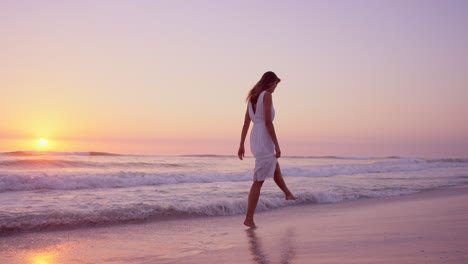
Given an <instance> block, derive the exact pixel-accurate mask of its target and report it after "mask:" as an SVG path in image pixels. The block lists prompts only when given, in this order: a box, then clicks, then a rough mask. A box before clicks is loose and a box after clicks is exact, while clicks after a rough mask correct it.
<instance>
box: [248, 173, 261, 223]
mask: <svg viewBox="0 0 468 264" xmlns="http://www.w3.org/2000/svg"><path fill="white" fill-rule="evenodd" d="M263 182H264V181H254V182H253V184H252V187H250V192H249V200H248V205H247V215H246V216H245V221H244V225H246V226H248V227H252V228H255V227H257V226H256V225H255V223H254V220H253V217H254V213H255V208H257V203H258V198H259V197H260V189H262V185H263Z"/></svg>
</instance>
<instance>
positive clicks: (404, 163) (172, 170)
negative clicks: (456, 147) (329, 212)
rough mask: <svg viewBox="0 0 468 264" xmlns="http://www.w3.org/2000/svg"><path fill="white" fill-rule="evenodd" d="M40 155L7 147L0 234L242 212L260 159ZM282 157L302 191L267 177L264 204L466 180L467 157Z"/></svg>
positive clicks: (0, 164)
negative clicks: (285, 190)
mask: <svg viewBox="0 0 468 264" xmlns="http://www.w3.org/2000/svg"><path fill="white" fill-rule="evenodd" d="M32 154H34V155H32ZM35 154H37V153H24V152H16V153H1V154H0V200H1V201H2V203H1V205H0V234H2V233H6V232H9V231H17V230H23V231H26V230H41V229H45V228H47V229H54V228H57V227H60V228H67V227H76V226H81V225H84V226H86V225H90V224H91V225H92V224H103V223H119V222H128V221H136V220H148V219H152V220H158V219H167V217H187V216H192V215H205V216H215V215H235V214H243V213H244V212H245V210H246V205H247V204H246V198H247V194H248V190H249V187H250V184H251V181H252V171H253V166H254V160H253V159H252V158H251V157H246V158H245V160H244V161H240V160H239V159H238V158H237V157H236V156H216V155H187V156H161V155H114V154H110V153H88V152H74V153H64V152H59V153H55V152H54V153H47V155H44V156H36V155H35ZM279 162H280V165H281V169H282V172H283V175H284V178H285V181H286V183H287V185H288V187H289V188H290V189H291V190H292V191H293V192H294V194H295V195H296V196H298V197H299V199H298V200H297V201H285V200H284V195H283V194H282V193H281V191H280V190H279V189H278V187H277V186H276V185H275V183H274V181H273V180H272V179H269V180H267V182H266V183H265V184H264V187H263V188H262V195H261V197H260V201H259V205H258V210H260V211H262V210H270V209H274V208H278V207H285V206H293V205H296V204H304V203H335V202H341V201H345V200H353V199H360V198H372V197H384V196H399V195H405V194H410V193H415V192H419V191H423V190H430V189H440V188H448V187H461V186H466V185H468V159H423V158H415V157H385V158H374V157H334V156H327V157H282V158H280V159H279Z"/></svg>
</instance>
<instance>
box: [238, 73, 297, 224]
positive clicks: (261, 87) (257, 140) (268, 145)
mask: <svg viewBox="0 0 468 264" xmlns="http://www.w3.org/2000/svg"><path fill="white" fill-rule="evenodd" d="M280 81H281V80H280V79H279V78H278V77H277V76H276V74H275V73H273V72H271V71H269V72H265V73H264V74H263V76H262V78H261V79H260V81H258V82H257V84H256V85H255V86H254V87H253V88H252V89H251V90H250V92H249V94H248V95H247V103H248V104H247V111H246V112H245V119H244V127H243V128H242V135H241V142H240V147H239V152H238V156H239V159H241V160H242V159H243V157H244V155H245V149H244V142H245V137H246V135H247V132H248V131H249V126H250V121H252V122H253V123H254V125H253V128H252V132H251V133H250V150H251V152H252V154H253V155H254V157H255V169H254V175H253V181H254V182H253V184H252V187H251V188H250V192H249V199H248V205H247V215H246V216H245V221H244V225H246V226H248V227H251V228H255V227H256V226H255V223H254V220H253V216H254V212H255V208H256V207H257V203H258V198H259V196H260V189H261V188H262V185H263V182H264V181H265V179H267V178H272V177H273V178H274V180H275V182H276V184H277V185H278V187H279V188H280V189H281V190H282V191H283V192H284V195H285V199H286V200H296V197H294V195H293V194H292V193H291V192H290V191H289V189H288V187H286V183H285V182H284V180H283V176H282V175H281V170H280V166H279V164H278V160H277V159H278V158H279V157H280V156H281V150H280V146H279V144H278V139H277V138H276V133H275V127H274V126H273V119H274V118H275V109H274V108H273V100H272V96H271V94H272V93H273V92H274V91H275V89H276V86H277V85H278V83H279V82H280Z"/></svg>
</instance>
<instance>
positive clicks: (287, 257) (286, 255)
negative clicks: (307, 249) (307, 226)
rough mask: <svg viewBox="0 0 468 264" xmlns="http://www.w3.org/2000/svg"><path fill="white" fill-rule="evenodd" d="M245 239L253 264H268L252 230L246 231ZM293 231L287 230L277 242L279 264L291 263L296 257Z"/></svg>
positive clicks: (258, 240) (266, 257)
mask: <svg viewBox="0 0 468 264" xmlns="http://www.w3.org/2000/svg"><path fill="white" fill-rule="evenodd" d="M245 232H246V233H247V237H248V239H249V250H250V253H251V255H252V259H253V261H254V263H258V264H267V263H270V261H269V259H268V256H267V254H266V253H265V252H264V251H263V247H262V245H261V241H260V239H259V238H258V237H257V234H255V230H254V229H252V228H249V229H246V230H245ZM293 237H294V230H293V229H288V230H286V233H285V234H284V235H283V237H282V238H281V239H280V240H279V242H281V250H280V251H281V261H280V263H281V264H287V263H293V261H294V258H295V257H296V250H295V243H294V242H293V241H291V240H293Z"/></svg>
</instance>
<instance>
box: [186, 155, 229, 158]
mask: <svg viewBox="0 0 468 264" xmlns="http://www.w3.org/2000/svg"><path fill="white" fill-rule="evenodd" d="M180 157H199V158H227V157H237V156H236V155H215V154H188V155H180Z"/></svg>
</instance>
